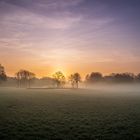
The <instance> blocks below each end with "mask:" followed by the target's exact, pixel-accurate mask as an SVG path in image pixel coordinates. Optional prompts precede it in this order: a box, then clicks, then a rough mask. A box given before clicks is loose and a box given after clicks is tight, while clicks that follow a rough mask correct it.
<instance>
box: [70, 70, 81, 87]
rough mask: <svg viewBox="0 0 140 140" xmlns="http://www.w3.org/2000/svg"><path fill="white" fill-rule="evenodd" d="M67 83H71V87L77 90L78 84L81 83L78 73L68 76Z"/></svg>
mask: <svg viewBox="0 0 140 140" xmlns="http://www.w3.org/2000/svg"><path fill="white" fill-rule="evenodd" d="M69 81H70V82H71V85H72V87H73V88H74V87H75V86H76V88H78V84H79V82H80V81H81V76H80V74H79V73H74V74H71V75H70V76H69Z"/></svg>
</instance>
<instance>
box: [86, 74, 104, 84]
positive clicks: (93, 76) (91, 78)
mask: <svg viewBox="0 0 140 140" xmlns="http://www.w3.org/2000/svg"><path fill="white" fill-rule="evenodd" d="M102 80H103V76H102V74H101V73H100V72H92V73H91V74H90V75H89V74H87V76H86V81H87V82H89V83H93V82H101V81H102Z"/></svg>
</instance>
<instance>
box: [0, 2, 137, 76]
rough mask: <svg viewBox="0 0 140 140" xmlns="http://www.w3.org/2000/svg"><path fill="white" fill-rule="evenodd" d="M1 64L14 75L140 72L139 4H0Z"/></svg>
mask: <svg viewBox="0 0 140 140" xmlns="http://www.w3.org/2000/svg"><path fill="white" fill-rule="evenodd" d="M0 63H1V64H2V65H3V66H4V67H5V70H6V73H7V74H8V75H10V76H13V75H14V74H15V73H16V72H17V71H18V70H20V69H27V70H29V71H32V72H34V73H35V74H36V76H37V77H42V76H50V75H52V73H54V72H55V71H58V70H60V71H62V72H63V73H64V74H65V75H69V74H70V73H73V72H79V73H81V75H82V76H84V75H86V74H87V73H90V72H97V71H98V72H101V73H103V74H109V73H113V72H133V73H139V72H140V0H0Z"/></svg>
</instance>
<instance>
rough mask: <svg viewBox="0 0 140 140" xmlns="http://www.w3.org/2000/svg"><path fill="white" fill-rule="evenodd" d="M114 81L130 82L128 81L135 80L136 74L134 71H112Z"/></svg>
mask: <svg viewBox="0 0 140 140" xmlns="http://www.w3.org/2000/svg"><path fill="white" fill-rule="evenodd" d="M111 77H112V81H113V82H117V83H120V82H123V83H128V82H134V77H135V76H134V74H133V73H112V74H111Z"/></svg>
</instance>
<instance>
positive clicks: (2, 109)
mask: <svg viewBox="0 0 140 140" xmlns="http://www.w3.org/2000/svg"><path fill="white" fill-rule="evenodd" d="M3 139H6V140H39V139H44V140H48V139H64V140H77V139H80V140H81V139H83V140H90V139H113V140H115V139H116V140H120V139H123V140H127V139H130V140H131V139H132V140H133V139H140V92H138V91H137V92H135V93H134V92H132V93H129V94H127V93H125V92H124V91H123V92H122V93H117V92H116V91H114V92H113V91H111V93H110V92H109V91H102V90H86V89H79V90H72V89H64V90H62V89H59V90H56V89H55V90H52V89H46V90H45V89H43V90H40V89H39V90H35V89H12V88H9V89H6V88H0V140H3Z"/></svg>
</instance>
